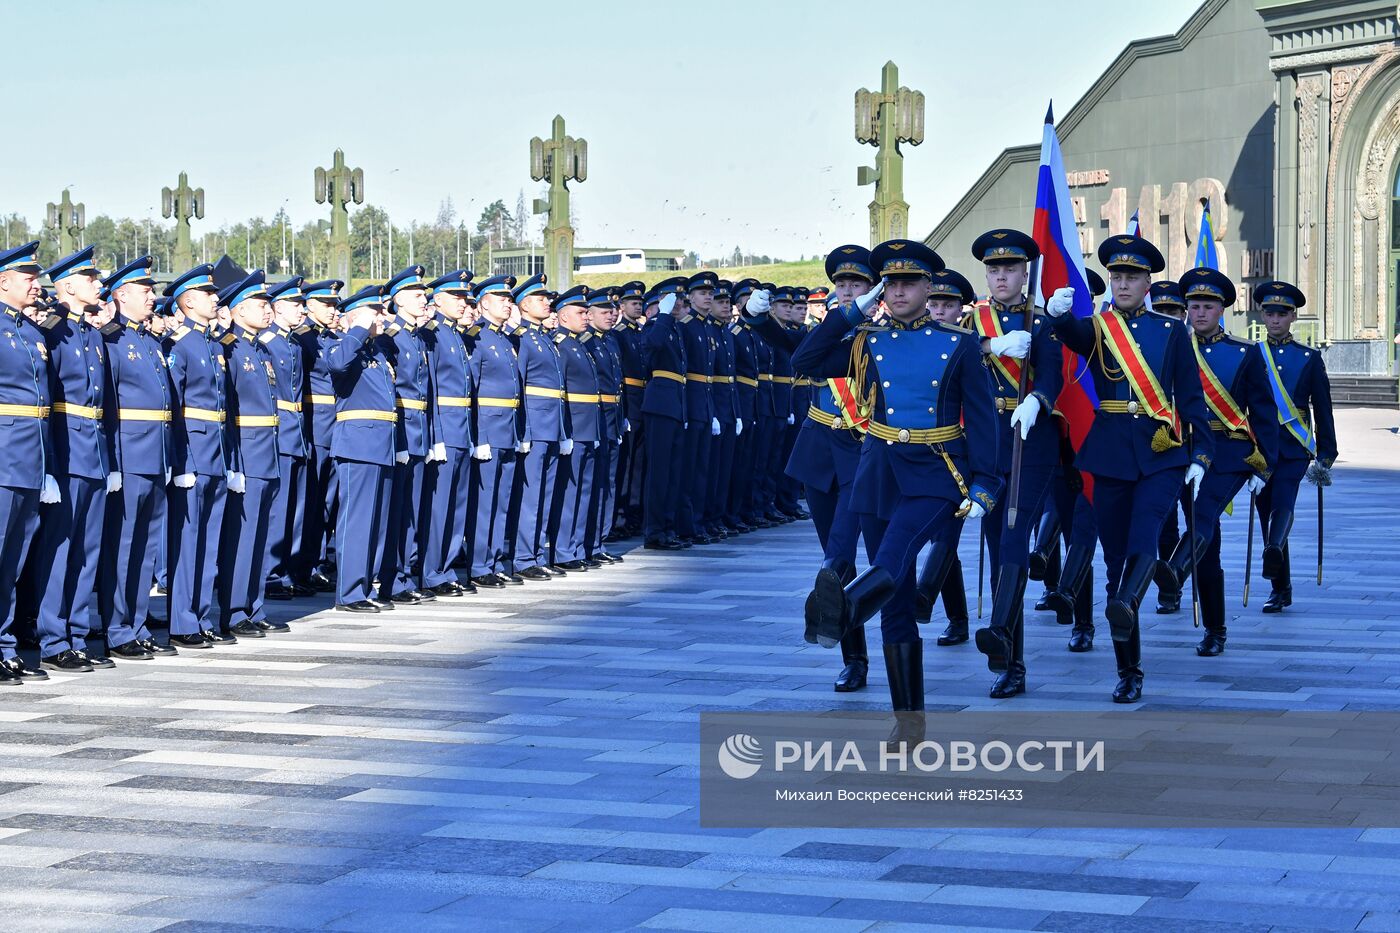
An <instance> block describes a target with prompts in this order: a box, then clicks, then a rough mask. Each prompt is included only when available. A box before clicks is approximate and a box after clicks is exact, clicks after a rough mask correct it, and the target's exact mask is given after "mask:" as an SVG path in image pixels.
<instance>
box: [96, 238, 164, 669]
mask: <svg viewBox="0 0 1400 933" xmlns="http://www.w3.org/2000/svg"><path fill="white" fill-rule="evenodd" d="M151 264H152V263H151V257H150V256H142V257H141V258H140V259H137V260H135V261H134V262H131V263H128V264H127V265H125V266H123V267H122V268H120V269H118V270H117V271H116V272H114V273H112V274H111V275H110V276H109V277H108V278H107V279H106V281H105V282H104V283H103V286H104V288H105V289H106V291H107V292H108V293H109V294H110V295H111V298H112V302H113V303H114V304H115V305H116V310H117V314H116V318H115V319H114V320H115V322H116V325H117V329H116V330H115V331H114V332H113V333H112V334H109V335H108V336H107V337H106V347H107V379H108V383H107V398H106V401H105V404H104V405H103V409H102V417H103V422H104V424H105V427H106V430H107V432H108V435H109V437H110V439H111V445H112V461H111V468H112V470H113V472H115V473H119V474H121V478H122V480H121V489H120V490H119V491H118V492H115V493H112V494H111V495H110V496H109V497H108V499H107V515H106V521H105V524H104V528H103V535H102V561H101V571H100V582H99V585H98V588H97V590H98V608H99V611H100V614H101V618H102V628H103V631H104V632H105V637H106V641H107V650H108V651H109V652H110V653H111V655H112V656H113V657H116V658H123V659H126V660H130V661H141V660H147V659H150V658H152V657H154V656H155V655H158V654H160V655H173V654H176V653H177V651H176V649H175V648H174V647H173V646H168V645H161V644H159V643H158V642H157V641H156V640H155V638H154V637H153V636H152V635H151V632H150V630H149V629H147V628H146V618H147V614H148V612H149V609H150V602H151V581H152V580H153V579H155V574H156V555H157V553H158V552H159V551H160V550H162V549H163V548H162V544H161V541H162V539H163V537H164V534H165V509H166V506H165V487H166V485H167V484H168V483H169V482H170V479H171V472H170V462H171V438H170V418H171V414H170V406H171V393H170V372H169V369H168V367H167V365H166V361H165V353H164V352H163V351H162V350H161V345H160V340H159V338H157V337H156V335H154V334H152V333H151V332H150V327H149V322H150V321H151V319H152V318H154V317H156V316H157V315H155V313H154V311H155V292H154V290H153V288H152V286H154V285H155V283H156V280H155V279H154V278H153V277H152V276H151Z"/></svg>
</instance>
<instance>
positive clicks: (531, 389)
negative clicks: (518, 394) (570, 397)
mask: <svg viewBox="0 0 1400 933" xmlns="http://www.w3.org/2000/svg"><path fill="white" fill-rule="evenodd" d="M525 394H526V395H535V396H538V397H540V398H563V397H564V390H563V389H547V388H545V387H544V386H526V387H525Z"/></svg>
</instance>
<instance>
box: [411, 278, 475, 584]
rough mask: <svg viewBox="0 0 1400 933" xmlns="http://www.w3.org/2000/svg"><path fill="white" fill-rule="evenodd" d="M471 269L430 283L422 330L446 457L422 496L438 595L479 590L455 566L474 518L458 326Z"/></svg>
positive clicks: (426, 558) (426, 580)
mask: <svg viewBox="0 0 1400 933" xmlns="http://www.w3.org/2000/svg"><path fill="white" fill-rule="evenodd" d="M471 280H472V273H471V272H469V271H467V270H465V269H458V270H456V271H454V272H449V273H447V274H446V275H444V276H440V277H439V278H436V279H434V280H433V281H432V282H429V283H428V290H429V291H430V292H431V293H432V298H433V303H432V310H433V311H434V312H435V316H434V317H433V319H432V320H430V321H429V322H428V323H427V325H425V326H424V327H423V328H422V330H421V331H420V333H421V335H422V338H423V343H424V345H425V346H426V347H427V351H428V362H429V365H430V366H431V367H432V377H433V378H432V382H433V387H434V390H435V401H436V402H437V407H438V417H439V419H440V420H441V423H442V433H441V434H440V435H439V438H440V440H441V441H442V443H443V444H444V448H443V452H444V453H445V455H446V457H445V459H443V460H442V461H440V462H433V463H430V464H428V469H427V482H426V488H425V489H424V492H423V495H424V496H425V497H430V498H431V502H432V505H431V510H430V513H429V515H430V518H431V520H432V522H431V525H430V526H429V530H428V539H427V546H426V548H425V550H424V552H423V586H424V587H425V588H426V589H427V591H428V592H430V593H432V594H434V595H436V596H461V595H463V594H465V593H474V592H476V587H475V586H474V585H472V584H470V583H468V584H467V585H465V586H464V585H463V584H462V583H461V582H460V581H459V580H458V579H457V573H456V571H454V570H453V569H452V565H453V564H454V563H455V562H456V561H457V559H458V558H459V557H461V556H462V553H463V550H464V548H465V547H466V541H467V534H468V530H469V529H468V519H469V518H470V517H471V516H470V512H469V509H470V507H471V487H472V483H471V479H472V472H471V451H472V447H474V446H475V443H474V442H473V440H472V430H471V404H472V399H471V371H470V361H469V359H468V357H467V344H466V341H465V340H464V339H463V337H462V334H461V333H460V332H459V330H458V328H459V327H461V326H462V320H463V318H464V317H465V316H466V313H467V296H469V295H470V294H471V290H472V287H471Z"/></svg>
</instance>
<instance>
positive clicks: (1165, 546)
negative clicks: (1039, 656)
mask: <svg viewBox="0 0 1400 933" xmlns="http://www.w3.org/2000/svg"><path fill="white" fill-rule="evenodd" d="M1147 300H1148V303H1149V304H1150V305H1151V306H1152V310H1153V311H1156V312H1159V313H1161V314H1165V315H1167V316H1168V317H1174V318H1176V319H1177V320H1178V321H1184V320H1186V301H1185V299H1183V298H1182V297H1181V287H1180V286H1179V285H1178V284H1177V283H1176V282H1173V281H1171V280H1170V279H1166V280H1164V281H1161V282H1153V283H1152V288H1151V289H1150V290H1149V291H1148V293H1147ZM1177 511H1178V510H1177V509H1172V510H1171V513H1170V514H1168V515H1167V520H1166V521H1164V522H1162V533H1161V534H1159V535H1158V536H1157V560H1158V564H1157V571H1156V573H1154V574H1153V578H1152V579H1153V582H1154V583H1155V584H1156V585H1157V613H1158V614H1159V615H1168V614H1170V613H1173V612H1176V611H1177V610H1179V609H1180V608H1181V587H1180V585H1179V583H1178V581H1177V580H1176V579H1174V574H1172V572H1171V570H1170V568H1168V567H1167V566H1166V561H1167V558H1169V557H1171V556H1172V552H1173V551H1175V550H1176V545H1177V542H1178V541H1179V540H1181V526H1180V524H1179V523H1178V521H1177V514H1176V513H1177Z"/></svg>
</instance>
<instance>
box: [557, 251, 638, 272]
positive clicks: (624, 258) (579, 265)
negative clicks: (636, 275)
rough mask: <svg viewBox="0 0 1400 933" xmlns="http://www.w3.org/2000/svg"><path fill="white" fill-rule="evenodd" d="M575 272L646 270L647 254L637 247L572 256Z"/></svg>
mask: <svg viewBox="0 0 1400 933" xmlns="http://www.w3.org/2000/svg"><path fill="white" fill-rule="evenodd" d="M574 271H575V272H646V271H647V254H646V253H645V252H643V251H642V250H639V249H615V250H611V251H609V252H606V253H583V254H582V255H579V256H575V257H574Z"/></svg>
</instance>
